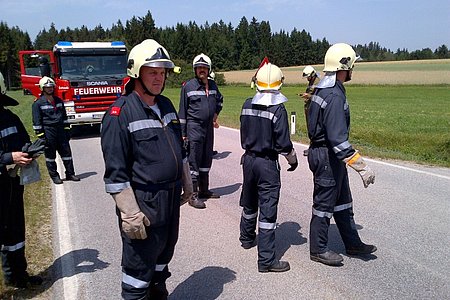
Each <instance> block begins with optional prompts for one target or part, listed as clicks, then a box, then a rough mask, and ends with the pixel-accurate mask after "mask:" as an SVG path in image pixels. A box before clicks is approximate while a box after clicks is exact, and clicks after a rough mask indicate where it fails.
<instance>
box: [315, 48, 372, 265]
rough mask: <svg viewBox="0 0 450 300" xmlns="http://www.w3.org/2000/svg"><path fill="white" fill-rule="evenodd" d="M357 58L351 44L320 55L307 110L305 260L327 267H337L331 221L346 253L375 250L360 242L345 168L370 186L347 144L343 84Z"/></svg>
mask: <svg viewBox="0 0 450 300" xmlns="http://www.w3.org/2000/svg"><path fill="white" fill-rule="evenodd" d="M356 60H357V56H356V53H355V51H354V50H353V48H352V47H351V46H350V45H347V44H344V43H338V44H335V45H333V46H331V47H330V48H329V49H328V51H327V53H326V54H325V67H324V72H325V75H324V78H323V79H322V80H321V81H320V83H319V84H318V86H317V87H316V90H315V91H314V94H313V96H312V97H311V106H310V108H309V112H308V133H309V138H310V140H311V145H310V147H309V154H308V163H309V168H310V170H311V171H312V173H313V177H314V192H313V206H312V218H311V225H310V236H309V241H310V254H311V255H310V258H311V260H313V261H317V262H321V263H324V264H326V265H341V263H342V261H343V258H342V256H341V255H339V254H337V253H335V252H333V251H332V250H330V249H329V248H328V228H329V226H330V219H331V217H334V220H335V222H336V226H337V228H338V230H339V233H340V235H341V237H342V240H343V242H344V245H345V248H346V252H347V254H348V255H364V254H370V253H372V252H374V251H376V250H377V248H376V247H375V246H373V245H367V244H364V243H363V242H362V241H361V239H360V237H359V234H358V231H357V230H356V224H355V221H354V219H353V200H352V195H351V192H350V186H349V181H348V173H347V168H346V166H349V167H351V168H353V169H354V170H356V171H357V172H358V173H359V175H360V176H361V178H362V180H363V183H364V187H367V186H368V185H369V184H373V183H374V181H375V173H374V172H373V171H372V170H371V169H370V167H369V166H368V165H367V164H366V162H365V161H364V159H363V158H362V157H361V155H360V154H359V153H358V151H356V150H355V149H353V147H352V145H351V144H350V143H349V140H348V139H349V126H350V110H349V105H348V102H347V97H346V92H345V88H344V82H347V81H349V80H351V78H352V70H353V66H354V63H355V61H356Z"/></svg>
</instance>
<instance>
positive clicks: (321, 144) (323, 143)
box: [311, 141, 328, 148]
mask: <svg viewBox="0 0 450 300" xmlns="http://www.w3.org/2000/svg"><path fill="white" fill-rule="evenodd" d="M319 147H328V143H327V142H326V141H321V142H311V148H319Z"/></svg>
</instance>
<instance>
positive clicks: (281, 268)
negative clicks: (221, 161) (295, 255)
mask: <svg viewBox="0 0 450 300" xmlns="http://www.w3.org/2000/svg"><path fill="white" fill-rule="evenodd" d="M283 79H284V78H283V74H282V72H281V70H280V68H278V67H277V66H275V65H272V64H271V63H266V64H264V65H263V66H262V67H261V68H260V69H259V71H258V72H257V74H256V80H255V83H256V87H257V90H258V91H257V93H256V95H255V96H254V97H253V98H249V99H247V100H246V101H245V103H244V105H243V107H242V113H241V129H240V132H241V145H242V148H243V149H244V150H245V153H244V155H243V156H242V159H241V164H242V168H243V173H244V182H243V184H242V193H241V200H240V205H241V206H242V208H243V210H242V216H241V223H240V238H239V239H240V241H241V245H242V247H243V248H244V249H250V248H252V247H253V246H255V245H256V244H258V271H259V272H285V271H288V270H289V269H290V266H289V263H288V262H286V261H279V260H278V259H277V258H276V255H275V229H276V221H277V206H278V199H279V196H280V188H281V181H280V165H279V163H278V155H279V154H282V155H283V156H285V157H286V159H287V161H288V163H289V165H290V168H289V169H288V171H294V170H295V169H296V168H297V166H298V162H297V155H296V154H295V149H294V147H293V145H292V142H291V140H290V136H289V124H288V116H287V112H286V109H285V107H284V104H283V103H284V102H286V101H287V98H286V97H285V96H284V95H283V94H282V93H281V92H280V91H279V90H280V89H281V86H282V84H283ZM258 209H259V217H258ZM257 220H258V222H257ZM256 227H258V242H256Z"/></svg>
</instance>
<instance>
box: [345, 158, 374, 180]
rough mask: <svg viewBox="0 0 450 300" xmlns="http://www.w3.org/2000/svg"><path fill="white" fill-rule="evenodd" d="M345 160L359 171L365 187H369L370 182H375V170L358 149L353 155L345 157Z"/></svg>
mask: <svg viewBox="0 0 450 300" xmlns="http://www.w3.org/2000/svg"><path fill="white" fill-rule="evenodd" d="M344 162H345V163H346V164H347V166H349V167H351V168H352V169H354V170H355V171H356V172H358V173H359V176H361V179H362V181H363V183H364V187H365V188H367V187H368V186H369V184H371V183H372V184H373V183H375V172H374V171H372V169H371V168H370V167H369V166H368V165H367V164H366V162H365V161H364V159H363V158H362V156H361V155H360V154H359V152H358V151H356V152H355V153H354V154H353V155H352V156H350V157H347V158H344Z"/></svg>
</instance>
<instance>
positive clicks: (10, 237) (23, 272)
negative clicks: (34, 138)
mask: <svg viewBox="0 0 450 300" xmlns="http://www.w3.org/2000/svg"><path fill="white" fill-rule="evenodd" d="M18 104H19V103H18V102H17V101H16V100H14V99H13V98H11V97H9V96H7V95H6V86H5V82H4V79H3V75H2V74H1V73H0V247H1V257H2V269H3V277H4V279H5V283H6V285H11V286H15V287H19V288H24V287H26V286H27V284H28V283H30V284H34V285H39V284H41V283H42V278H41V277H39V276H29V275H28V272H27V261H26V258H25V216H24V206H23V192H24V187H23V185H20V179H19V176H17V173H16V172H15V167H14V166H20V167H22V166H26V165H29V164H30V163H31V162H32V158H30V157H28V154H27V153H24V152H22V149H23V146H24V145H25V144H26V143H28V142H29V141H30V138H29V136H28V133H27V131H26V130H25V127H24V126H23V124H22V122H21V121H20V119H19V117H17V116H16V115H15V114H13V113H12V112H11V111H10V110H8V109H6V108H5V107H6V106H16V105H18ZM8 169H9V172H8Z"/></svg>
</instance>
